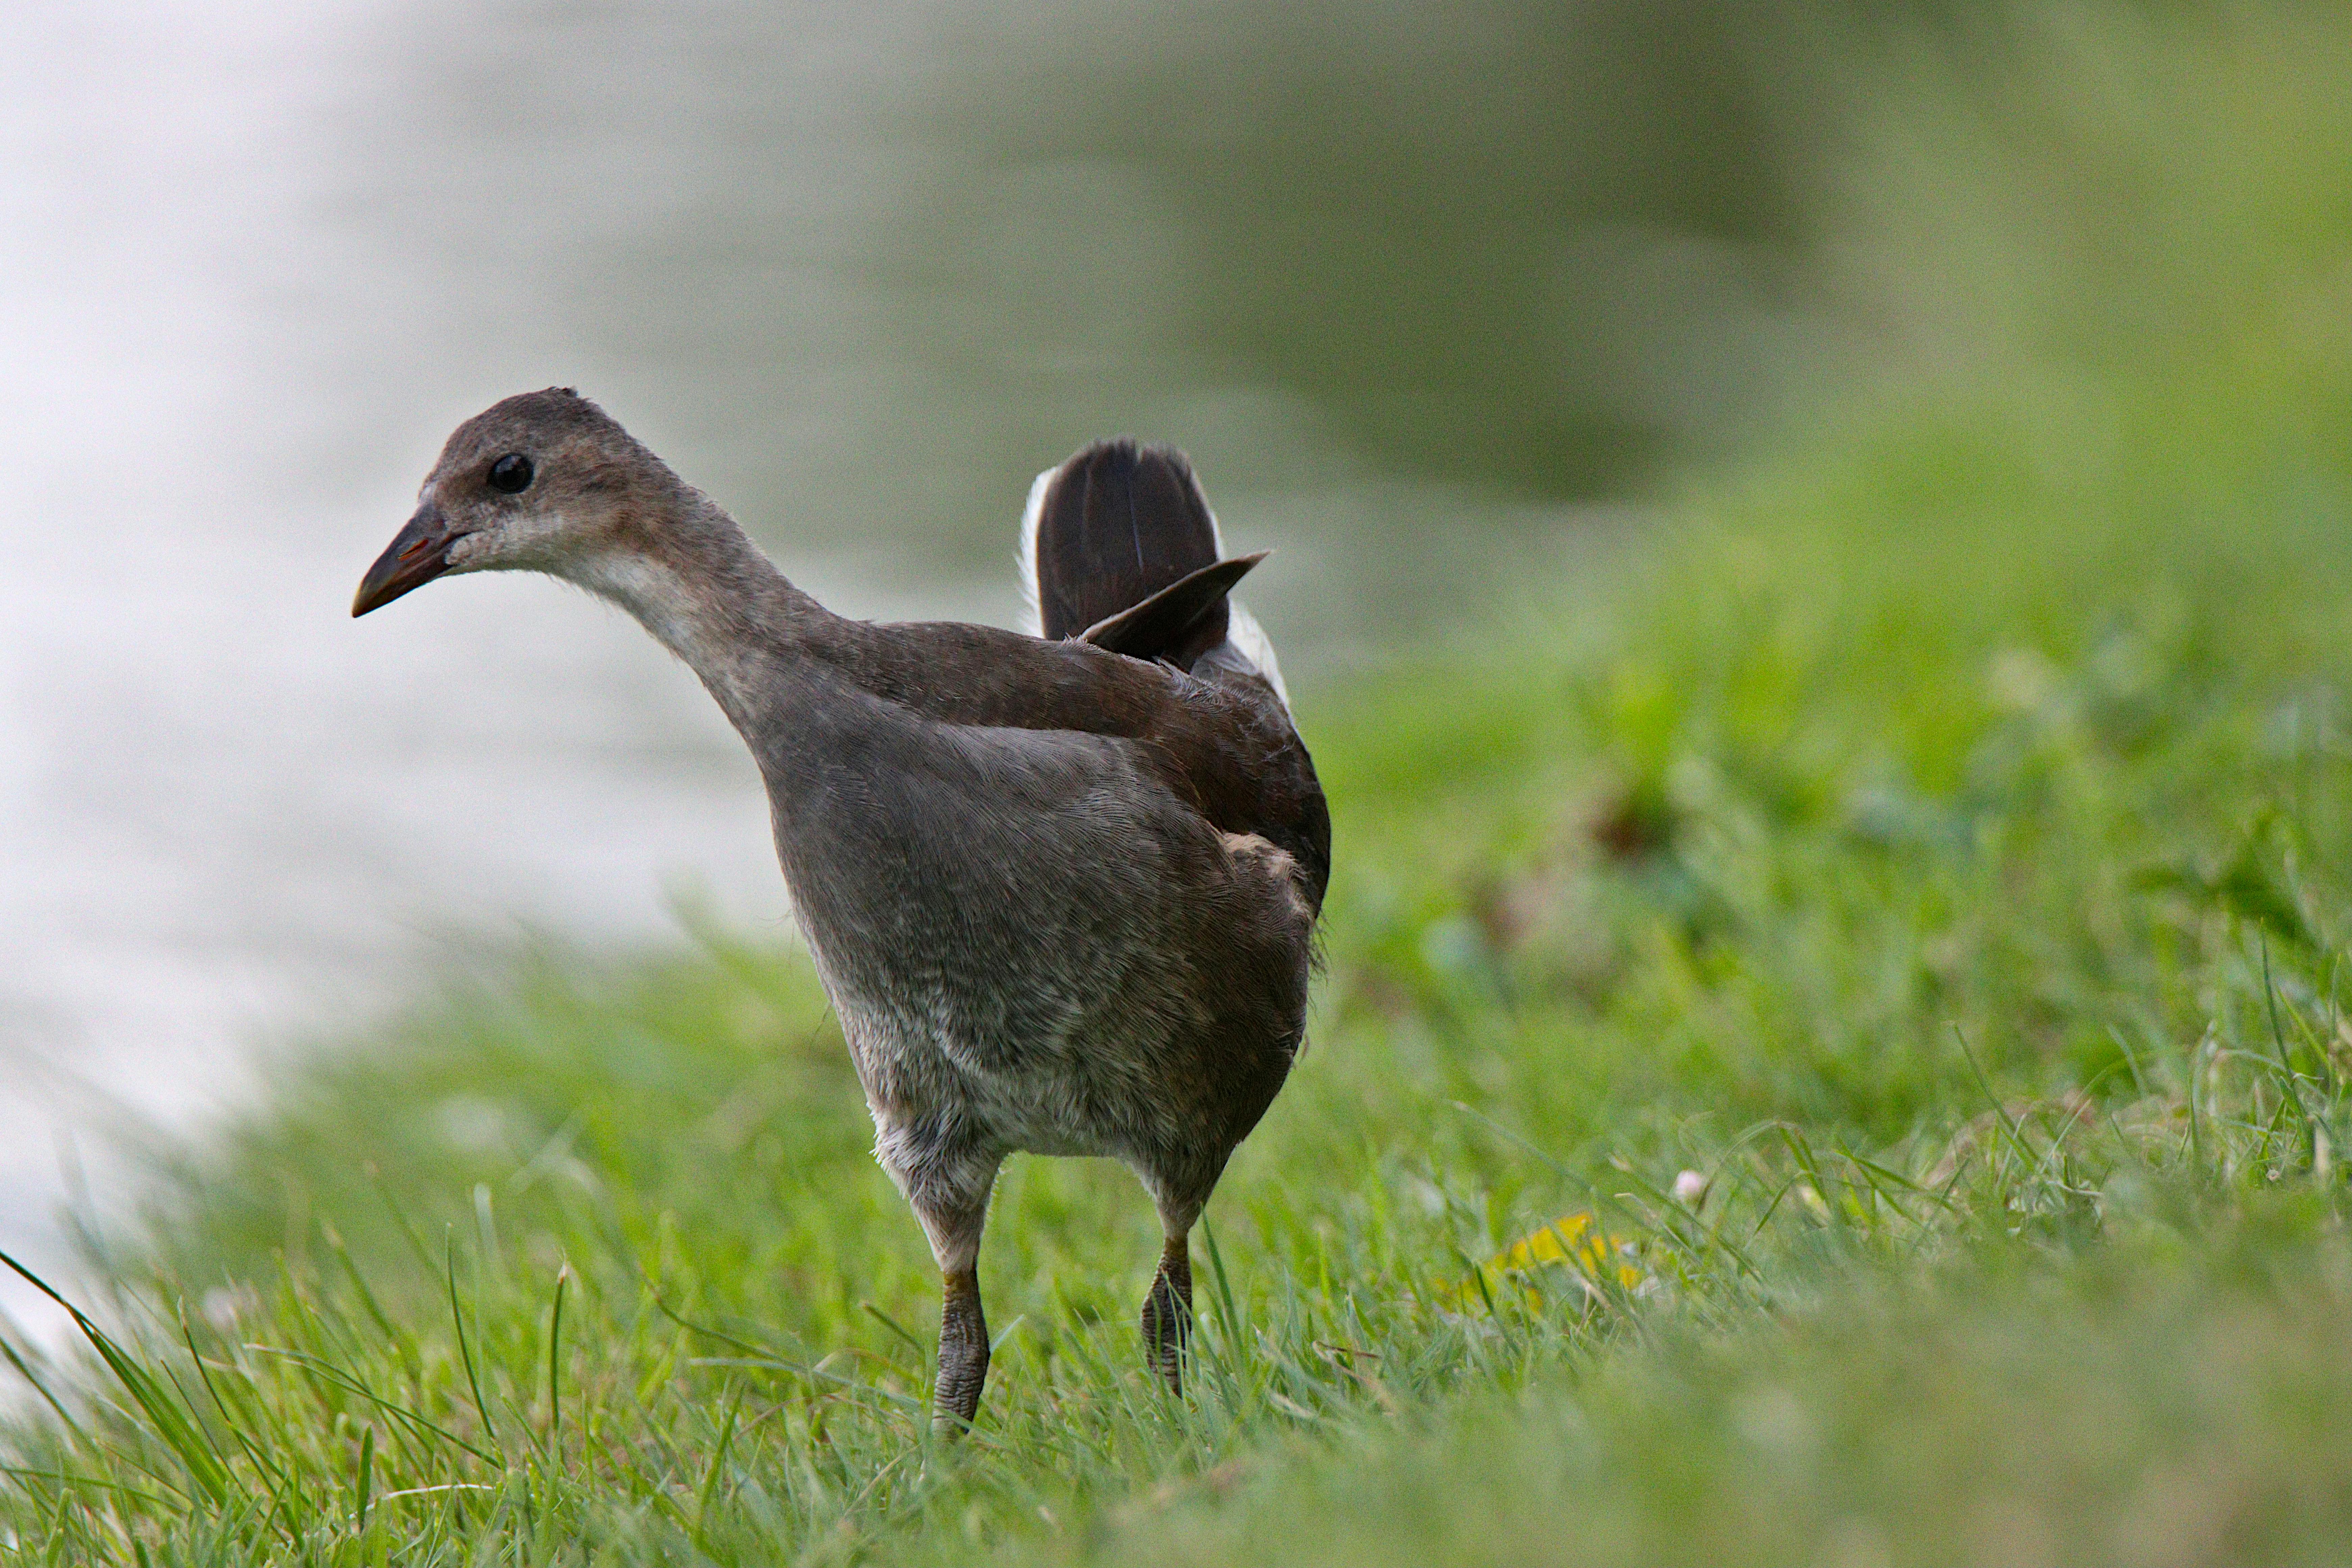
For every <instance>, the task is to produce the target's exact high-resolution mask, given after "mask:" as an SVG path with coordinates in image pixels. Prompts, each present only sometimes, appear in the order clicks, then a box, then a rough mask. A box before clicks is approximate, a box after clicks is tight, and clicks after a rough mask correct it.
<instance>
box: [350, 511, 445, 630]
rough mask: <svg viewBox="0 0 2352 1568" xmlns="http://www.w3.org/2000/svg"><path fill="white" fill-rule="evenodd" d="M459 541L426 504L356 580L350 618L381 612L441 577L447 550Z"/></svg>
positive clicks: (440, 516) (440, 515)
mask: <svg viewBox="0 0 2352 1568" xmlns="http://www.w3.org/2000/svg"><path fill="white" fill-rule="evenodd" d="M461 537H463V536H462V535H461V534H460V533H459V532H458V531H456V530H454V529H452V528H451V527H450V526H449V520H448V519H447V518H446V517H445V516H443V515H442V512H441V509H440V508H439V507H437V506H436V505H435V504H434V503H433V502H431V501H426V502H425V504H424V505H423V506H421V507H418V508H417V509H416V515H415V517H412V518H410V519H409V520H408V526H407V527H406V528H404V529H402V530H401V531H400V532H399V534H398V535H397V536H396V537H395V538H394V540H393V542H392V543H391V544H390V545H388V546H386V547H385V549H384V552H383V554H381V555H379V556H377V557H376V558H375V564H374V565H373V566H371V567H369V568H368V569H367V575H366V576H364V577H362V578H361V579H360V591H359V594H358V595H357V596H356V597H354V598H353V599H352V615H354V616H364V615H366V614H367V613H368V612H369V611H370V610H378V609H382V608H383V606H384V605H389V604H391V603H392V602H393V601H394V599H397V598H399V597H400V596H401V595H403V594H405V593H407V592H408V591H409V590H410V589H411V588H421V587H423V586H425V584H427V583H430V582H431V581H433V579H434V578H436V577H438V576H439V575H441V574H442V573H444V572H446V571H447V570H449V546H451V545H452V544H455V543H456V542H457V541H458V539H460V538H461Z"/></svg>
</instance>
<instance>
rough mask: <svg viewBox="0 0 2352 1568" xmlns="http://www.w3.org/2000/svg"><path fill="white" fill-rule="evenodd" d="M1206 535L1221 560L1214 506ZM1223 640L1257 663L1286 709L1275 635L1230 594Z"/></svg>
mask: <svg viewBox="0 0 2352 1568" xmlns="http://www.w3.org/2000/svg"><path fill="white" fill-rule="evenodd" d="M1209 537H1210V539H1212V540H1213V541H1214V542H1215V543H1216V546H1217V559H1218V560H1220V561H1223V559H1224V558H1225V531H1224V530H1223V529H1222V528H1220V527H1219V526H1217V514H1216V512H1215V510H1213V509H1212V510H1211V511H1210V513H1209ZM1225 608H1226V611H1227V616H1226V619H1225V640H1226V641H1227V642H1229V643H1231V644H1233V645H1234V647H1237V648H1239V649H1240V650H1241V655H1242V657H1243V658H1245V659H1247V660H1249V661H1250V662H1251V663H1252V664H1254V665H1255V666H1257V672H1258V673H1259V674H1260V675H1263V676H1265V683H1266V684H1267V685H1268V686H1271V687H1273V688H1274V694H1275V695H1276V697H1279V698H1281V699H1282V710H1283V711H1284V712H1286V713H1287V712H1289V711H1290V688H1288V687H1286V686H1285V685H1283V683H1282V666H1280V665H1278V664H1276V663H1275V661H1274V639H1273V638H1272V637H1267V636H1266V635H1265V627H1264V626H1259V625H1258V624H1257V617H1256V616H1253V615H1251V614H1250V613H1249V612H1248V611H1247V610H1245V609H1244V608H1242V602H1241V601H1240V600H1239V599H1236V598H1234V596H1233V595H1230V594H1228V595H1225Z"/></svg>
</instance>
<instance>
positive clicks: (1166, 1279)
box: [1143, 1236, 1192, 1394]
mask: <svg viewBox="0 0 2352 1568" xmlns="http://www.w3.org/2000/svg"><path fill="white" fill-rule="evenodd" d="M1191 1342H1192V1247H1191V1245H1190V1242H1189V1237H1188V1236H1171V1237H1169V1238H1168V1243H1167V1245H1166V1246H1165V1247H1162V1248H1161V1249H1160V1272H1159V1273H1158V1274H1157V1275H1156V1276H1154V1277H1153V1279H1152V1281H1151V1290H1150V1294H1148V1295H1146V1296H1145V1297H1144V1298H1143V1354H1144V1358H1145V1360H1147V1361H1149V1362H1150V1363H1151V1367H1152V1370H1153V1371H1155V1372H1157V1373H1159V1374H1160V1377H1161V1378H1162V1379H1164V1380H1165V1381H1166V1382H1167V1384H1168V1387H1169V1390H1170V1391H1171V1393H1175V1394H1181V1393H1183V1392H1184V1350H1185V1347H1186V1346H1187V1345H1188V1344H1190V1343H1191Z"/></svg>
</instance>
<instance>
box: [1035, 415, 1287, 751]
mask: <svg viewBox="0 0 2352 1568" xmlns="http://www.w3.org/2000/svg"><path fill="white" fill-rule="evenodd" d="M1264 559H1265V556H1264V555H1263V554H1258V555H1244V556H1237V557H1234V558H1231V559H1228V558H1226V556H1225V552H1224V541H1223V539H1222V538H1221V537H1220V536H1219V534H1218V531H1217V519H1216V514H1215V513H1213V512H1212V511H1211V510H1209V502H1208V500H1207V498H1206V497H1204V496H1202V493H1201V484H1200V481H1199V480H1198V479H1194V478H1193V477H1192V464H1191V463H1189V462H1187V461H1185V459H1184V455H1183V454H1182V453H1181V452H1178V451H1176V450H1174V449H1173V448H1171V447H1141V446H1138V445H1137V444H1136V443H1135V442H1134V441H1132V440H1128V439H1125V438H1121V439H1119V440H1116V441H1097V442H1096V443H1095V444H1094V445H1093V446H1091V447H1087V448H1086V449H1085V450H1084V451H1082V452H1080V453H1078V454H1077V455H1076V457H1074V458H1070V459H1069V460H1068V461H1067V462H1065V463H1062V464H1061V465H1059V466H1058V467H1055V468H1048V469H1046V470H1045V472H1044V473H1042V474H1040V475H1038V476H1037V482H1036V483H1035V484H1034V485H1032V486H1031V487H1030V489H1029V510H1028V513H1027V515H1026V516H1025V517H1024V518H1023V520H1022V523H1021V571H1022V576H1023V578H1024V582H1025V583H1026V585H1027V588H1028V593H1029V605H1030V610H1031V613H1032V615H1033V616H1034V619H1033V622H1032V624H1031V626H1030V629H1031V630H1032V631H1034V632H1035V633H1036V634H1037V635H1038V636H1040V637H1053V638H1057V639H1058V638H1062V637H1078V638H1082V639H1083V640H1085V641H1087V642H1091V643H1097V644H1100V645H1101V646H1103V647H1108V648H1110V649H1111V650H1112V651H1114V652H1117V653H1124V654H1129V655H1131V656H1132V657H1134V658H1149V659H1162V660H1165V661H1166V662H1168V663H1170V664H1173V665H1175V666H1177V667H1178V668H1182V669H1188V670H1189V669H1192V668H1195V667H1196V666H1198V665H1200V664H1202V662H1203V661H1204V660H1205V661H1208V662H1210V663H1212V664H1214V665H1217V666H1220V667H1224V668H1230V667H1231V666H1232V665H1233V664H1234V661H1236V660H1238V661H1239V662H1241V663H1243V664H1245V665H1247V666H1248V667H1249V668H1250V670H1251V671H1252V672H1253V673H1255V674H1257V675H1260V676H1262V677H1264V678H1265V681H1266V682H1267V684H1268V685H1270V686H1272V687H1273V688H1274V689H1275V692H1276V695H1277V696H1280V697H1281V698H1282V700H1283V702H1284V704H1285V705H1286V706H1287V705H1288V703H1289V697H1288V695H1287V693H1286V692H1284V690H1283V686H1282V672H1281V671H1280V670H1279V669H1278V668H1276V665H1275V661H1274V649H1273V647H1272V646H1271V645H1270V644H1268V643H1267V641H1266V639H1265V633H1264V632H1263V631H1261V630H1259V629H1258V625H1257V622H1256V621H1255V620H1253V619H1252V618H1251V617H1250V614H1249V612H1248V611H1247V610H1244V609H1243V608H1242V607H1241V605H1238V604H1235V603H1234V602H1233V600H1232V598H1231V596H1230V590H1231V589H1232V588H1233V585H1234V584H1235V583H1237V582H1239V581H1240V580H1241V579H1242V577H1243V575H1244V574H1246V573H1247V572H1248V571H1249V569H1250V568H1251V567H1253V566H1255V565H1256V564H1257V563H1259V562H1260V561H1262V560H1264Z"/></svg>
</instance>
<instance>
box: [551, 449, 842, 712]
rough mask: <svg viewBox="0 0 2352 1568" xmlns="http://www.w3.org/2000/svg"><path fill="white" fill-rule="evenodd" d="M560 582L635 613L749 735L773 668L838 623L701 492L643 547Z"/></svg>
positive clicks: (584, 566) (582, 565) (589, 564)
mask: <svg viewBox="0 0 2352 1568" xmlns="http://www.w3.org/2000/svg"><path fill="white" fill-rule="evenodd" d="M562 575H564V576H566V577H569V578H570V579H572V581H573V582H574V583H577V584H579V585H580V586H582V587H583V588H586V589H588V590H590V591H591V592H592V593H594V594H596V595H600V596H601V597H604V598H606V599H609V600H611V601H612V602H613V603H614V604H615V605H619V606H620V607H621V608H623V609H625V610H626V611H628V612H629V614H630V615H632V616H635V617H636V619H637V622H638V624H639V625H641V626H644V627H645V628H646V630H647V631H648V632H651V633H652V634H653V635H654V637H655V639H656V640H657V641H658V642H660V643H661V644H662V646H663V647H667V648H668V649H669V650H670V651H671V652H672V653H674V654H676V655H677V657H678V658H681V659H683V660H684V661H685V662H686V664H687V666H688V668H691V669H692V670H693V671H694V673H695V674H696V675H698V676H699V677H701V678H702V684H703V685H704V686H705V687H707V688H709V691H710V694H711V696H713V697H714V698H716V699H718V700H719V707H720V708H722V709H724V710H726V713H727V716H728V718H729V719H730V720H731V721H733V722H734V725H735V727H736V729H737V730H739V731H743V733H744V734H745V735H746V736H747V737H748V736H749V735H750V734H751V731H752V730H753V729H754V728H755V727H756V726H757V725H758V723H759V721H760V718H761V706H762V700H763V698H764V697H765V695H766V694H768V693H770V692H771V691H772V690H773V689H774V681H773V676H774V674H775V672H776V669H777V667H778V664H779V661H780V660H782V661H790V660H793V659H794V658H796V656H799V655H802V654H803V653H804V652H805V651H806V650H807V649H808V648H810V647H814V646H818V645H821V644H822V642H823V640H824V637H825V634H826V632H827V630H828V628H830V627H834V626H840V625H841V624H842V622H841V619H840V617H839V616H835V615H834V614H833V613H832V612H831V611H829V610H827V609H825V608H824V605H820V604H818V603H817V602H816V601H815V600H814V599H813V598H811V597H810V596H809V595H806V594H804V593H803V592H801V590H800V589H798V588H795V587H794V586H793V584H791V583H789V582H787V581H786V580H785V578H784V574H782V572H780V571H778V570H777V569H776V564H775V563H774V562H772V561H771V560H769V559H768V557H767V555H766V553H765V552H762V551H761V549H760V547H759V546H758V545H757V544H754V543H753V542H751V538H750V536H749V535H747V534H745V533H744V531H743V530H742V528H741V527H740V525H739V524H738V523H737V522H736V521H735V520H734V519H733V518H731V517H730V516H728V515H727V513H726V511H725V510H723V509H721V508H720V507H719V505H718V504H717V503H716V502H714V501H712V500H709V498H708V497H705V496H703V495H701V494H700V493H699V492H689V499H688V500H686V501H685V502H684V503H682V504H681V505H680V506H679V507H678V509H677V513H676V514H675V515H672V516H669V517H666V518H664V519H663V520H662V526H661V527H660V528H659V530H658V531H655V532H652V533H651V534H650V537H649V538H648V539H647V540H646V542H644V543H643V544H641V545H639V546H638V547H635V548H631V549H626V550H621V549H615V550H611V551H607V552H602V553H600V554H597V555H595V556H592V557H588V558H586V559H583V560H582V561H579V562H577V563H573V564H572V566H571V567H570V568H569V569H567V570H566V571H564V573H563V574H562Z"/></svg>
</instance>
